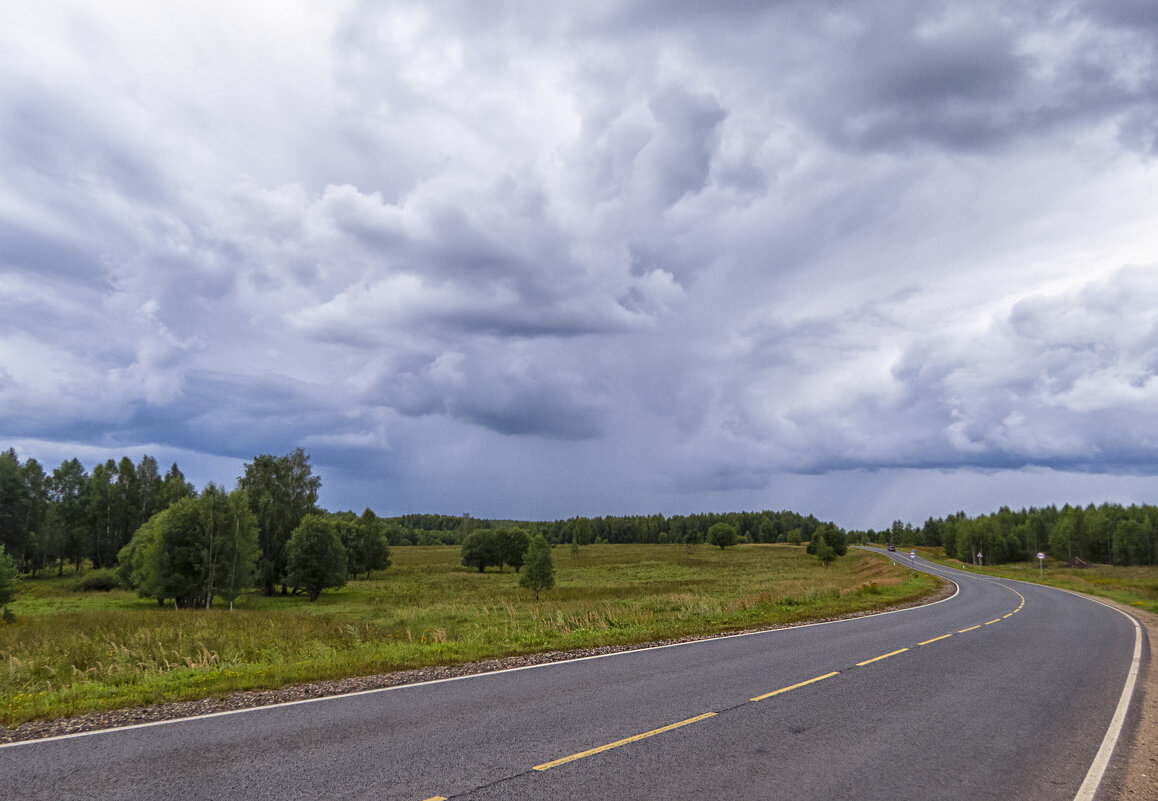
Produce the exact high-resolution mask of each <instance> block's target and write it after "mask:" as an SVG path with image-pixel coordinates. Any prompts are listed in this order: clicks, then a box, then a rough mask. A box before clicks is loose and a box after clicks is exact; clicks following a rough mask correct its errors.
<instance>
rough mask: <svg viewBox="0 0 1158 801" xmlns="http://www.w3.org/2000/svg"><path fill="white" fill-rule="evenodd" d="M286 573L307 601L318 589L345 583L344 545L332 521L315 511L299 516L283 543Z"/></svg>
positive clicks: (312, 597) (315, 595)
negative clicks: (285, 543)
mask: <svg viewBox="0 0 1158 801" xmlns="http://www.w3.org/2000/svg"><path fill="white" fill-rule="evenodd" d="M286 573H287V579H288V581H289V583H290V584H291V585H293V587H294V588H301V589H303V590H305V592H306V595H308V596H309V599H310V600H311V601H316V600H318V596H319V595H321V594H322V590H326V589H331V588H333V589H336V588H338V587H344V586H346V549H345V548H344V547H343V546H342V540H341V537H340V536H339V535H338V532H337V530H336V526H335V525H334V522H333V521H331V520H329V519H327V517H326V516H325V515H323V514H317V513H314V514H308V515H306V516H305V517H303V518H302V521H301V522H300V523H299V524H298V526H297V528H295V529H294V532H293V534H292V535H291V536H290V540H289V543H288V544H287V545H286Z"/></svg>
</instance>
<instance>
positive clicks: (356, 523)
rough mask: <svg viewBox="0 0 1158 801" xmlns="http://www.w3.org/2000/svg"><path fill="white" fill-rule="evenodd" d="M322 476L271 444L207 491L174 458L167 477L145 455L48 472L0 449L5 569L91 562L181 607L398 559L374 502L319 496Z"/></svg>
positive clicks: (335, 581) (299, 586) (343, 576)
mask: <svg viewBox="0 0 1158 801" xmlns="http://www.w3.org/2000/svg"><path fill="white" fill-rule="evenodd" d="M320 488H321V479H320V477H318V476H316V475H314V473H313V469H312V468H311V466H310V464H309V456H308V455H307V454H306V453H305V452H304V451H303V450H302V449H300V448H299V449H297V450H296V451H294V452H293V453H290V454H286V455H284V456H274V455H271V454H262V455H259V456H257V457H255V458H254V460H253V461H252V462H249V463H247V464H246V465H245V467H244V472H243V474H242V475H241V476H240V477H239V478H238V479H237V485H236V487H235V488H234V489H233V490H232V491H227V490H225V489H224V488H222V487H220V486H218V485H216V484H214V483H210V484H208V485H207V486H206V487H205V488H204V489H203V490H202V491H201V492H198V491H197V490H196V488H195V487H194V486H193V485H192V484H191V483H189V482H187V481H186V480H185V478H184V476H183V475H182V473H181V471H180V469H179V468H178V467H177V465H176V464H174V465H173V466H172V467H171V468H170V469H169V471H168V472H167V473H166V474H165V475H164V476H163V477H162V476H160V474H159V472H158V469H157V462H156V460H155V459H153V458H152V457H150V456H143V457H142V458H141V461H140V462H139V463H137V464H134V463H133V462H132V461H131V460H130V459H128V458H127V457H125V458H122V459H121V460H120V462H116V461H114V460H111V459H110V460H109V461H107V462H105V463H104V464H98V465H97V466H96V467H94V468H93V471H92V473H88V472H87V471H86V470H85V469H84V467H83V465H81V463H80V462H79V461H78V460H76V459H71V460H67V461H65V462H64V463H62V464H61V466H60V467H59V468H57V469H56V470H54V471H53V472H52V473H51V474H47V473H46V472H45V471H44V469H43V468H42V467H41V466H40V464H39V463H38V462H37V461H36V460H35V459H28V460H26V461H24V462H23V463H21V462H20V460H19V458H18V457H17V455H16V452H15V450H13V449H9V450H8V451H5V452H3V453H0V554H2V555H3V557H2V558H3V560H4V565H3V567H4V569H5V570H7V569H8V567H7V566H8V565H9V564H10V565H11V569H12V570H13V571H17V572H20V573H25V574H31V575H34V576H35V575H36V574H38V573H41V572H47V571H51V570H55V571H56V572H57V574H58V575H61V574H63V572H64V570H65V568H66V566H68V565H71V566H72V569H73V570H75V571H76V572H79V571H80V568H81V565H82V564H84V563H86V562H87V563H88V564H90V565H91V566H92V567H93V568H96V569H97V570H98V571H99V570H101V569H102V568H107V569H109V570H110V571H111V570H113V569H115V578H116V579H117V580H119V582H120V583H121V584H123V585H124V586H126V587H129V588H132V589H135V590H137V591H138V592H139V593H140V594H141V595H142V596H144V597H153V598H156V599H157V601H158V603H160V604H165V603H170V602H171V603H172V604H173V605H174V606H178V607H189V606H206V607H208V606H210V605H211V604H212V602H213V600H214V599H215V598H220V599H222V600H223V601H224V602H226V603H229V604H230V605H232V603H233V601H234V600H235V599H236V598H237V596H238V595H239V594H240V593H241V592H242V591H243V590H244V589H247V588H249V587H255V586H256V587H258V588H260V589H261V591H262V592H264V593H265V594H267V595H269V594H273V593H274V592H277V591H279V590H280V592H282V593H290V592H295V591H301V592H303V593H305V594H306V595H308V596H309V598H310V599H311V600H314V599H316V598H317V597H318V594H319V593H320V592H321V591H322V590H323V589H326V588H329V587H338V586H342V585H344V584H345V583H346V580H347V577H348V576H351V575H353V576H357V575H359V574H362V573H365V574H367V575H368V574H369V573H370V572H371V571H373V570H381V569H384V568H386V567H388V566H389V565H390V548H389V540H388V536H387V530H388V527H387V525H386V522H385V521H383V520H381V519H380V518H378V517H377V516H376V515H375V514H374V513H373V512H372V511H371V510H369V509H367V510H365V511H364V512H363V513H362V515H361V516H358V515H355V514H354V513H353V512H352V511H346V512H339V513H330V512H327V511H325V510H322V509H320V508H318V505H317V500H318V491H319V489H320Z"/></svg>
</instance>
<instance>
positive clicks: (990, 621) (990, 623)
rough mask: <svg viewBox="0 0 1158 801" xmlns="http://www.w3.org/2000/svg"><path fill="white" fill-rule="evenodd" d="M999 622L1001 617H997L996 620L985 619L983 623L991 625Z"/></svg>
mask: <svg viewBox="0 0 1158 801" xmlns="http://www.w3.org/2000/svg"><path fill="white" fill-rule="evenodd" d="M1000 622H1001V618H997V619H996V620H987V621H985V625H986V626H991V625H993V624H994V623H1000Z"/></svg>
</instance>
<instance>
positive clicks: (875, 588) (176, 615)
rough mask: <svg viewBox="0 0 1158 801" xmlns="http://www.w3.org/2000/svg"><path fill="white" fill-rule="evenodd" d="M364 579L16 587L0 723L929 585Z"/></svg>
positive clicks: (466, 573)
mask: <svg viewBox="0 0 1158 801" xmlns="http://www.w3.org/2000/svg"><path fill="white" fill-rule="evenodd" d="M393 556H394V566H392V567H391V568H390V569H389V570H386V571H383V572H381V573H379V574H376V575H375V576H374V578H372V579H371V580H368V581H353V582H351V583H350V584H349V585H347V586H346V587H345V588H343V589H342V590H339V591H336V592H328V593H324V594H323V595H322V597H321V598H320V599H319V600H318V601H317V602H316V603H314V604H310V603H308V602H307V601H306V600H305V599H304V598H302V597H296V598H291V597H280V596H275V597H271V598H265V597H261V596H259V595H247V596H244V597H243V598H241V599H239V601H238V604H237V606H236V608H235V609H234V610H233V611H229V610H226V609H211V610H208V611H206V610H181V611H176V610H173V609H171V608H158V607H157V605H156V603H155V602H154V601H149V600H144V599H140V598H137V597H136V596H135V595H134V594H132V593H129V592H124V591H112V592H108V593H77V592H74V591H73V589H72V588H73V586H74V585H75V583H76V579H75V578H71V577H67V576H66V577H65V578H62V579H56V578H52V579H38V580H25V581H24V582H22V588H21V594H20V595H19V597H18V599H17V601H16V602H15V603H14V604H12V610H13V612H15V614H16V616H17V622H16V623H14V624H10V625H0V722H2V723H3V724H4V725H6V726H13V725H16V724H18V723H20V722H22V721H25V720H30V719H33V718H42V717H58V716H63V715H69V714H77V713H81V712H85V711H89V710H104V709H114V708H119V707H126V706H135V705H141V704H148V703H156V702H160V701H168V700H178V699H192V698H200V697H206V696H211V695H218V694H223V693H227V692H229V691H233V690H242V689H258V688H270V687H277V686H281V685H284V684H290V683H295V682H305V681H314V680H319V679H330V678H340V677H347V676H356V675H370V674H375V673H382V672H387V671H391V670H398V669H406V668H414V667H421V666H429V665H438V664H455V663H462V662H470V661H475V660H479V659H485V658H492V657H500V656H507V655H511V654H517V653H530V652H537V651H546V650H556V649H571V648H583V647H590V646H595V645H604V644H625V643H637V642H647V641H651V640H659V639H667V638H672V637H679V636H684V635H688V634H699V633H705V632H722V631H733V630H739V629H744V628H750V627H758V626H763V625H770V624H783V623H792V622H798V621H804V620H810V619H817V618H823V617H829V616H834V615H840V614H845V613H849V612H857V611H862V610H866V609H873V608H879V607H882V606H887V605H889V604H892V603H896V602H899V601H904V600H911V599H914V598H919V597H922V596H924V595H926V594H928V593H930V592H932V591H933V590H934V589H935V587H936V585H935V584H934V582H933V580H932V579H930V578H928V577H926V576H923V575H917V574H914V573H912V571H909V570H903V569H899V568H897V567H894V566H892V565H890V564H889V563H887V562H885V561H884V560H883V559H881V558H880V557H879V556H875V555H870V554H866V553H863V552H859V551H855V550H850V551H849V555H848V556H847V557H845V558H841V559H838V560H837V561H836V562H835V563H833V565H831V566H830V567H828V568H823V567H821V566H820V565H819V564H818V563H817V561H816V559H815V558H814V557H812V556H808V555H807V554H806V553H805V552H804V549H803V548H800V547H792V546H775V545H748V546H740V547H736V548H729V549H728V550H727V551H720V550H719V549H717V548H708V547H705V546H700V547H699V548H697V549H695V550H694V551H693V552H690V553H689V552H688V551H687V550H686V549H685V548H684V547H683V546H677V545H602V546H599V545H594V546H588V547H586V548H584V549H583V552H582V553H581V554H580V555H579V556H573V555H572V554H571V553H570V550H569V548H565V547H559V548H556V549H555V552H554V556H555V566H556V578H557V587H556V589H554V590H551V591H550V592H547V593H545V594H544V598H543V600H541V601H540V602H538V603H536V602H535V601H534V600H532V597H531V594H530V592H528V591H527V590H523V589H520V588H519V587H518V585H517V577H516V576H515V574H514V573H513V572H511V571H510V569H508V570H507V571H506V572H505V573H502V574H499V573H496V572H494V571H488V572H487V573H485V574H480V573H478V572H477V571H473V570H470V569H467V568H464V567H462V566H460V565H459V551H458V548H454V547H421V548H420V547H413V548H395V549H394V550H393Z"/></svg>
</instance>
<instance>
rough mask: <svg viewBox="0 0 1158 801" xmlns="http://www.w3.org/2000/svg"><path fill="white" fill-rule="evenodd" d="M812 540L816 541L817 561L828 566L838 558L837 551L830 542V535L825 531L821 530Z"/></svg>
mask: <svg viewBox="0 0 1158 801" xmlns="http://www.w3.org/2000/svg"><path fill="white" fill-rule="evenodd" d="M812 542H814V543H816V561H818V562H820V564H822V565H824V566H825V567H828V566H829V565H830V564H831V563H832V561H833V560H834V559H836V551H835V550H834V549H833V547H832V546H831V545H829V544H828V537H827V536H826V534H825V533H824V532H819V533H817V535H816V536H815V537H813V538H812Z"/></svg>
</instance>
